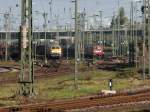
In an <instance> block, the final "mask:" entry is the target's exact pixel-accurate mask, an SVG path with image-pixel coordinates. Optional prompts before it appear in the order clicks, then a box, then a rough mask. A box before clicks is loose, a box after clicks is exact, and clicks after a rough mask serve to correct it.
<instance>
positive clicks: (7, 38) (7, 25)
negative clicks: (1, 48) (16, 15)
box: [4, 8, 11, 61]
mask: <svg viewBox="0 0 150 112" xmlns="http://www.w3.org/2000/svg"><path fill="white" fill-rule="evenodd" d="M10 15H11V8H10V10H9V12H8V13H5V14H4V18H5V32H6V35H5V61H8V53H9V52H8V45H9V43H8V42H9V41H10V40H11V33H10V30H11V26H10V24H11V18H10Z"/></svg>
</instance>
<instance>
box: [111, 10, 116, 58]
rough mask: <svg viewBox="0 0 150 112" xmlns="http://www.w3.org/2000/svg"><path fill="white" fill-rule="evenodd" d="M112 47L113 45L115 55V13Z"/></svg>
mask: <svg viewBox="0 0 150 112" xmlns="http://www.w3.org/2000/svg"><path fill="white" fill-rule="evenodd" d="M112 20H113V21H112V22H113V23H112V24H113V25H112V47H113V56H115V47H116V46H115V13H114V14H113V18H112Z"/></svg>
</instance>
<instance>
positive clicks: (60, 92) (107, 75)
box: [0, 70, 150, 106]
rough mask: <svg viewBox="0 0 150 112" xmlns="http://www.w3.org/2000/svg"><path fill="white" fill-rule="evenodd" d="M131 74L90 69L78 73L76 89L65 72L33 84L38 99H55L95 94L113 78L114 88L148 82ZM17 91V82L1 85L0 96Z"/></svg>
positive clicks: (147, 83)
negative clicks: (125, 74) (125, 75)
mask: <svg viewBox="0 0 150 112" xmlns="http://www.w3.org/2000/svg"><path fill="white" fill-rule="evenodd" d="M127 74H128V73H127ZM129 74H130V73H129ZM119 75H120V73H119ZM121 75H122V74H121ZM123 75H124V74H123ZM131 76H132V77H129V76H128V75H127V77H124V78H123V77H121V78H120V77H118V72H110V71H100V70H92V71H86V72H82V73H80V74H78V87H79V88H78V89H75V88H74V80H73V78H74V74H68V75H67V74H66V75H61V76H58V77H53V78H51V77H50V78H47V79H41V80H36V81H35V85H34V86H35V93H36V97H37V98H38V99H40V100H55V99H65V98H77V97H81V96H87V95H92V94H97V93H98V92H100V90H102V89H108V80H109V79H113V83H114V87H113V89H114V90H120V89H129V88H135V87H138V86H143V85H149V84H150V81H149V80H145V81H142V80H138V79H137V78H134V77H135V76H134V75H131ZM17 91H18V85H17V84H7V85H1V86H0V98H3V97H10V96H12V95H14V94H16V93H17ZM15 103H16V102H15V101H8V100H1V99H0V105H1V106H3V105H14V104H15Z"/></svg>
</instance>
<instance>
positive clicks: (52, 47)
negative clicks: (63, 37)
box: [34, 40, 62, 58]
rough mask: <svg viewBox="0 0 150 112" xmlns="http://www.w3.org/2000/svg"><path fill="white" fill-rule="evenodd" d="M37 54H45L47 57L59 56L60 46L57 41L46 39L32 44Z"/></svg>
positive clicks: (60, 53) (60, 54)
mask: <svg viewBox="0 0 150 112" xmlns="http://www.w3.org/2000/svg"><path fill="white" fill-rule="evenodd" d="M34 46H36V47H35V49H36V54H37V55H41V56H43V55H45V53H46V56H47V57H49V58H61V56H62V48H61V46H60V45H59V43H58V42H57V41H49V42H48V41H47V42H45V41H44V40H43V41H41V42H40V43H36V45H35V44H34Z"/></svg>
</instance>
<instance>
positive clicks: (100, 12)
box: [99, 11, 104, 47]
mask: <svg viewBox="0 0 150 112" xmlns="http://www.w3.org/2000/svg"><path fill="white" fill-rule="evenodd" d="M99 15H100V38H99V42H100V41H101V42H102V47H104V40H103V25H102V23H103V19H102V16H103V15H102V11H99Z"/></svg>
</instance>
